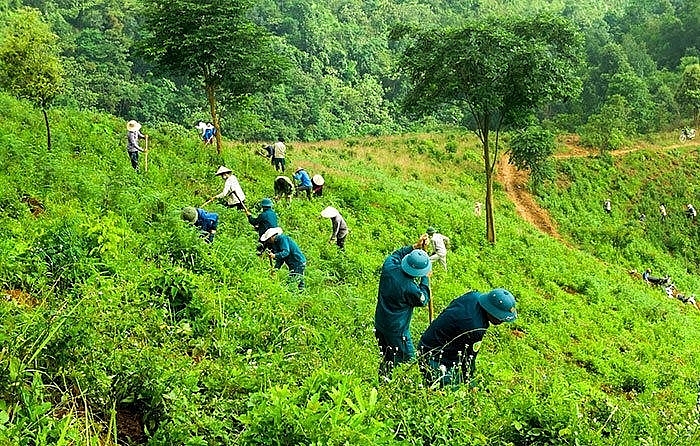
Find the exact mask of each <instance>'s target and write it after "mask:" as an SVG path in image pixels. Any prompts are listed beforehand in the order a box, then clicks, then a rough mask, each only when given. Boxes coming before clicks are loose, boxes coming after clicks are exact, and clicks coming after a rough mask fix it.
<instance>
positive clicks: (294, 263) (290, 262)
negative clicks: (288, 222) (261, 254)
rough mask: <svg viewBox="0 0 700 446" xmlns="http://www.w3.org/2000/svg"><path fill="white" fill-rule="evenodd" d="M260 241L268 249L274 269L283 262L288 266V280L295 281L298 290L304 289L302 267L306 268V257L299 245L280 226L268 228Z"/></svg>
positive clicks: (279, 266) (278, 267)
mask: <svg viewBox="0 0 700 446" xmlns="http://www.w3.org/2000/svg"><path fill="white" fill-rule="evenodd" d="M260 243H262V244H263V246H264V247H265V248H267V249H269V250H270V252H269V254H268V255H269V256H270V258H271V259H272V260H274V261H275V266H274V268H275V269H280V268H281V267H282V265H283V264H285V263H286V264H287V267H288V268H289V282H290V283H296V284H297V288H298V289H299V291H304V287H305V284H304V269H306V257H305V256H304V253H303V252H301V249H299V245H297V244H296V242H295V241H294V240H292V238H291V237H290V236H288V235H287V234H283V233H282V228H279V227H277V228H270V229H268V230H267V231H265V233H264V234H263V235H261V236H260Z"/></svg>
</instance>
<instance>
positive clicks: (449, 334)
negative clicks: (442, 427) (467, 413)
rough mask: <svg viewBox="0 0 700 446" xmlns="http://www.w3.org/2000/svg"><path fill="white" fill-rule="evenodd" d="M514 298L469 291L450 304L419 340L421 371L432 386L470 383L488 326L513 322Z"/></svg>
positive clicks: (496, 292)
mask: <svg viewBox="0 0 700 446" xmlns="http://www.w3.org/2000/svg"><path fill="white" fill-rule="evenodd" d="M516 317H517V313H516V311H515V297H513V294H511V293H510V292H509V291H508V290H505V289H503V288H496V289H494V290H491V291H489V292H488V293H480V292H478V291H470V292H468V293H466V294H463V295H462V296H460V297H458V298H456V299H454V300H453V301H452V302H450V305H449V306H448V307H447V308H445V310H444V311H443V312H442V313H440V315H439V316H438V317H437V318H435V320H434V321H433V322H432V323H431V324H430V325H429V326H428V328H427V329H426V330H425V333H423V336H421V338H420V342H419V343H418V349H419V352H420V361H419V364H420V368H421V371H422V372H423V376H424V378H425V380H426V384H427V385H429V386H439V387H444V386H458V385H459V384H461V383H469V382H470V379H471V377H472V376H474V371H475V370H476V362H475V361H476V354H477V353H478V352H479V347H480V346H481V340H482V339H483V337H484V335H485V334H486V330H487V329H488V328H489V325H498V324H500V323H502V322H513V321H514V320H515V318H516Z"/></svg>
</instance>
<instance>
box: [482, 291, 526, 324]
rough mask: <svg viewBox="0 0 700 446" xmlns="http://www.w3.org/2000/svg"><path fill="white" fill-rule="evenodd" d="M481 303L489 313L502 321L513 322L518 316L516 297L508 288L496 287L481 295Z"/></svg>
mask: <svg viewBox="0 0 700 446" xmlns="http://www.w3.org/2000/svg"><path fill="white" fill-rule="evenodd" d="M479 304H480V305H481V307H482V308H483V309H484V310H486V312H487V313H488V314H490V315H491V316H493V317H495V318H496V319H498V320H499V321H502V322H513V321H514V320H515V318H517V317H518V314H517V312H516V311H515V297H513V295H512V294H511V293H510V291H508V290H504V289H503V288H496V289H494V290H491V291H489V292H488V293H482V294H481V296H479Z"/></svg>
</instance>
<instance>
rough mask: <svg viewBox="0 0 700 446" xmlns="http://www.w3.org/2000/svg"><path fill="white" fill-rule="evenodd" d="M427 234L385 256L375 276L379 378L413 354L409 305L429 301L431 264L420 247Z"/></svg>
mask: <svg viewBox="0 0 700 446" xmlns="http://www.w3.org/2000/svg"><path fill="white" fill-rule="evenodd" d="M427 243H428V235H427V234H423V235H422V236H421V237H420V238H419V239H418V241H417V242H416V243H415V244H414V245H412V246H410V245H409V246H404V247H403V248H399V249H397V250H396V251H394V252H393V253H391V255H389V256H388V257H387V258H386V259H385V260H384V264H383V265H382V271H381V274H380V276H379V291H378V294H377V307H376V309H375V312H374V336H375V337H376V338H377V342H378V343H379V348H380V350H381V354H382V359H381V362H380V365H379V377H380V378H381V379H383V380H387V381H388V380H390V379H391V375H392V371H393V369H394V366H395V365H396V364H398V363H403V362H408V361H410V360H411V359H413V357H414V356H415V348H414V347H413V341H412V340H411V331H410V326H411V318H412V317H413V308H415V307H425V306H426V305H428V303H429V302H430V279H429V278H428V275H429V274H430V272H431V270H432V264H431V263H430V259H429V258H428V254H427V253H426V252H425V251H424V250H423V248H424V247H425V245H426V244H427Z"/></svg>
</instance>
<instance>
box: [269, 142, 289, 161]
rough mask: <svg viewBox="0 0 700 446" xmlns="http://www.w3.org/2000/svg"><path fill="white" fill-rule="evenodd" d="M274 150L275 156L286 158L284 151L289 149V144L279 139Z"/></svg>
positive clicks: (273, 147) (273, 155) (273, 154)
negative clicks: (286, 144)
mask: <svg viewBox="0 0 700 446" xmlns="http://www.w3.org/2000/svg"><path fill="white" fill-rule="evenodd" d="M272 150H273V152H272V157H273V158H284V153H285V152H286V151H287V146H285V145H284V143H283V142H282V141H277V142H276V143H275V145H274V146H272Z"/></svg>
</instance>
